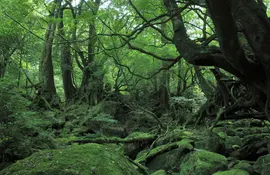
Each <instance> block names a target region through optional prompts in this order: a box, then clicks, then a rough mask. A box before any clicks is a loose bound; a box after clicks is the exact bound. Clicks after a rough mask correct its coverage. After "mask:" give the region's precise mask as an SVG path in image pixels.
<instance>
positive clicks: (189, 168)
mask: <svg viewBox="0 0 270 175" xmlns="http://www.w3.org/2000/svg"><path fill="white" fill-rule="evenodd" d="M227 164H228V161H227V159H226V157H224V156H222V155H220V154H217V153H213V152H209V151H205V150H197V151H194V152H192V153H190V154H188V155H186V156H185V159H184V160H183V161H182V163H181V165H180V174H179V175H188V174H192V175H210V174H213V173H215V172H217V171H222V170H226V169H227Z"/></svg>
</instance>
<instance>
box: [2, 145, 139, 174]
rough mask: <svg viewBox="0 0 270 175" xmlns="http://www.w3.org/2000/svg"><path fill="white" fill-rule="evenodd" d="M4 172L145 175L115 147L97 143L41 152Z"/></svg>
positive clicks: (18, 162) (3, 171) (3, 172)
mask: <svg viewBox="0 0 270 175" xmlns="http://www.w3.org/2000/svg"><path fill="white" fill-rule="evenodd" d="M0 174H1V175H17V174H23V175H34V174H36V175H37V174H38V175H60V174H63V175H141V174H140V173H139V172H138V171H137V170H136V169H135V168H134V166H133V164H131V163H130V162H129V161H128V160H127V159H126V158H125V157H124V156H122V155H121V154H120V153H118V152H117V151H115V148H112V147H109V146H103V145H100V144H93V143H91V144H85V145H73V146H70V147H67V148H64V149H57V150H45V151H40V152H37V153H34V154H33V155H32V156H30V157H28V158H26V159H23V160H20V161H17V162H16V163H14V164H12V165H11V166H9V167H7V168H6V169H4V170H2V171H0Z"/></svg>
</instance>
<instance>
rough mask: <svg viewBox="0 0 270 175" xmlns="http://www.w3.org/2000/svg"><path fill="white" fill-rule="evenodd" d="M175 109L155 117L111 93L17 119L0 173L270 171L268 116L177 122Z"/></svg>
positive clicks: (258, 174) (242, 174)
mask: <svg viewBox="0 0 270 175" xmlns="http://www.w3.org/2000/svg"><path fill="white" fill-rule="evenodd" d="M179 110H180V111H182V112H183V111H185V109H184V108H181V109H180V108H179V109H178V112H179ZM174 113H175V111H174ZM178 114H179V115H176V116H175V115H172V113H169V112H167V113H166V114H163V115H162V116H161V117H159V121H158V120H157V119H156V118H155V117H156V116H154V115H153V114H152V113H151V112H149V111H147V110H143V109H142V108H141V107H140V108H138V107H135V106H130V105H124V104H121V103H119V102H115V101H104V102H101V103H99V104H98V105H96V106H93V107H89V106H88V105H83V104H81V105H72V106H69V107H68V108H66V109H65V111H61V112H60V111H58V112H57V111H40V112H39V115H38V116H34V118H33V116H32V117H31V120H30V119H28V120H27V122H26V123H22V122H20V124H18V127H20V128H19V129H18V128H15V127H16V126H17V125H15V126H14V128H13V130H14V131H13V132H14V135H13V140H12V138H11V137H12V135H10V136H8V137H6V138H5V139H3V138H2V140H1V155H2V157H5V159H2V162H1V167H2V168H1V169H3V170H2V171H0V174H1V175H10V174H11V175H12V174H14V175H15V174H22V175H34V174H42V175H47V174H48V175H49V174H50V175H58V174H68V175H75V174H79V175H89V174H92V175H129V174H130V175H133V174H134V175H140V174H151V175H211V174H215V175H233V174H234V175H246V174H247V175H248V174H251V175H269V174H270V166H269V164H270V154H269V153H270V129H269V128H270V123H269V122H267V121H261V120H257V119H242V120H227V121H220V122H219V123H218V124H217V125H216V126H215V127H214V129H213V130H211V131H210V130H209V127H208V126H206V124H203V125H199V126H196V127H195V126H193V125H190V126H189V125H188V126H186V127H182V126H183V125H182V124H181V123H182V121H183V119H179V116H181V114H180V113H178ZM184 114H186V116H185V115H184V118H185V117H190V116H191V115H192V113H189V112H187V111H186V112H184ZM182 117H183V113H182ZM29 121H30V122H29ZM20 129H22V130H20ZM9 132H10V131H9ZM18 132H21V133H22V134H23V135H24V137H23V136H20V135H19V133H18ZM18 135H19V136H18ZM17 137H18V138H17ZM22 137H23V138H22ZM14 138H15V139H14ZM20 138H21V139H23V140H20ZM11 141H13V142H11ZM4 143H7V144H6V145H5V144H4ZM18 147H19V148H18ZM16 159H17V160H18V159H21V160H18V161H16V163H12V162H15V160H16ZM11 163H12V164H11ZM9 164H11V165H10V166H7V165H9ZM5 167H7V168H5Z"/></svg>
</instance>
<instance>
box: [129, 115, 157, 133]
mask: <svg viewBox="0 0 270 175" xmlns="http://www.w3.org/2000/svg"><path fill="white" fill-rule="evenodd" d="M156 126H158V123H157V121H156V120H155V119H154V118H153V117H152V116H151V115H149V114H147V113H145V112H130V113H129V114H128V116H127V117H126V121H125V130H126V131H127V133H128V134H131V133H132V132H150V131H151V129H152V128H153V127H156Z"/></svg>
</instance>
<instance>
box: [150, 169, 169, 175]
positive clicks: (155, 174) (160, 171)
mask: <svg viewBox="0 0 270 175" xmlns="http://www.w3.org/2000/svg"><path fill="white" fill-rule="evenodd" d="M151 175H166V172H165V171H164V170H158V171H156V172H154V173H153V174H151Z"/></svg>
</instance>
